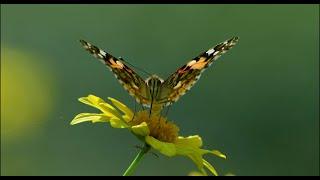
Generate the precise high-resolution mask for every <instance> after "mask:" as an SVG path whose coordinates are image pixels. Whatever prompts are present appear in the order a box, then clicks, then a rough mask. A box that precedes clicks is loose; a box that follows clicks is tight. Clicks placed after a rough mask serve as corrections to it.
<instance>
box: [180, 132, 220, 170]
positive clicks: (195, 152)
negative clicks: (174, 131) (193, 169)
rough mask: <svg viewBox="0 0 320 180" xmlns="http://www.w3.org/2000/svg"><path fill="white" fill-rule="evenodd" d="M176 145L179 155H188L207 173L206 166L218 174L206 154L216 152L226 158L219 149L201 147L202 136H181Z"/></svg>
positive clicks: (215, 153)
mask: <svg viewBox="0 0 320 180" xmlns="http://www.w3.org/2000/svg"><path fill="white" fill-rule="evenodd" d="M175 145H176V151H177V155H182V156H187V157H189V158H190V159H191V160H192V161H193V162H194V163H195V164H196V165H197V167H198V169H199V170H200V171H201V173H203V174H204V175H206V171H205V170H204V167H206V168H207V169H209V171H210V172H211V173H212V174H214V175H218V174H217V171H216V170H215V169H214V167H213V166H212V165H211V164H210V163H209V162H207V161H206V160H204V159H203V155H204V154H208V153H209V154H214V155H217V156H218V157H221V158H226V156H225V155H224V154H222V153H221V152H219V151H217V150H213V151H209V150H206V149H201V146H202V140H201V137H200V136H197V135H196V136H189V137H179V138H178V140H177V142H176V143H175Z"/></svg>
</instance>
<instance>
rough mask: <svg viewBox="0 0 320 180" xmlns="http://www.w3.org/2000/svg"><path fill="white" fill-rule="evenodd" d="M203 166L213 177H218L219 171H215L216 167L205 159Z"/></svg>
mask: <svg viewBox="0 0 320 180" xmlns="http://www.w3.org/2000/svg"><path fill="white" fill-rule="evenodd" d="M203 165H204V166H205V167H206V168H207V169H209V171H210V172H211V173H212V174H213V175H215V176H218V173H217V171H216V170H215V169H214V167H213V166H212V165H211V164H210V163H209V162H208V161H206V160H204V159H203Z"/></svg>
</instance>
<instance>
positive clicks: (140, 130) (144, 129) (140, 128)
mask: <svg viewBox="0 0 320 180" xmlns="http://www.w3.org/2000/svg"><path fill="white" fill-rule="evenodd" d="M131 130H132V132H133V133H134V134H136V135H138V136H143V137H144V136H148V135H149V134H150V130H149V128H148V125H147V123H146V122H143V123H141V124H139V125H136V126H132V127H131Z"/></svg>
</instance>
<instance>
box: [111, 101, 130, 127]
mask: <svg viewBox="0 0 320 180" xmlns="http://www.w3.org/2000/svg"><path fill="white" fill-rule="evenodd" d="M108 99H109V100H110V101H111V102H112V104H113V105H114V106H116V107H117V108H118V109H119V110H120V111H122V112H123V113H124V115H125V119H126V120H127V122H128V120H131V119H132V117H133V112H132V111H131V109H129V108H128V107H127V106H126V105H124V104H123V103H121V102H120V101H118V100H116V99H114V98H111V97H108Z"/></svg>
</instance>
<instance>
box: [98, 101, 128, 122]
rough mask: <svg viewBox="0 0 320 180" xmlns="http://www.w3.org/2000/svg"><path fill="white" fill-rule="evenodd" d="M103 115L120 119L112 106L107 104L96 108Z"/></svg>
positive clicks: (101, 104) (119, 115)
mask: <svg viewBox="0 0 320 180" xmlns="http://www.w3.org/2000/svg"><path fill="white" fill-rule="evenodd" d="M97 107H98V108H99V109H100V110H101V111H102V112H103V113H105V114H107V115H109V116H113V117H117V118H118V119H122V116H121V114H120V113H119V112H118V111H117V109H116V108H114V107H113V106H111V105H110V104H108V103H99V104H98V106H97Z"/></svg>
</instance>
